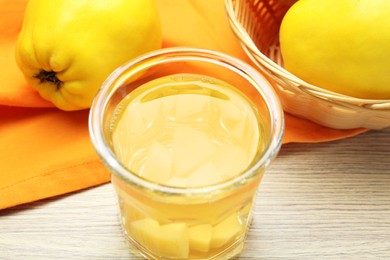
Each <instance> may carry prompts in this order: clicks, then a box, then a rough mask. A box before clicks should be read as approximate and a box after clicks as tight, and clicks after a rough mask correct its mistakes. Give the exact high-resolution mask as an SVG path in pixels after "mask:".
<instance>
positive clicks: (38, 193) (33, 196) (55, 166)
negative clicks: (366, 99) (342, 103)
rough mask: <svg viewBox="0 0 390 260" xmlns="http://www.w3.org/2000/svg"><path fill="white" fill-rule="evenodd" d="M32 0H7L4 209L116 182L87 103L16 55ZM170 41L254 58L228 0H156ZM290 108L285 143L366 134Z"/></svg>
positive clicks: (0, 181) (1, 16)
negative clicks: (61, 92)
mask: <svg viewBox="0 0 390 260" xmlns="http://www.w3.org/2000/svg"><path fill="white" fill-rule="evenodd" d="M26 3H27V0H0V209H2V208H7V207H11V206H15V205H18V204H23V203H27V202H31V201H35V200H39V199H43V198H48V197H52V196H56V195H60V194H65V193H69V192H72V191H76V190H80V189H83V188H87V187H91V186H95V185H99V184H102V183H106V182H108V181H109V179H110V176H109V173H108V172H107V170H106V169H105V168H104V167H103V165H102V164H101V163H100V161H99V159H98V157H97V155H96V153H95V151H94V150H93V147H92V144H91V142H90V139H89V133H88V112H89V111H88V110H84V111H76V112H64V111H60V110H58V109H56V108H53V106H52V105H51V104H50V103H48V102H47V101H45V100H43V99H41V98H40V96H39V95H38V94H37V92H35V91H34V90H33V89H32V88H31V87H30V86H28V85H27V84H26V83H25V81H24V79H23V76H22V74H21V73H20V71H19V69H18V68H17V66H16V64H15V60H14V47H15V41H16V38H17V35H18V32H19V30H20V26H21V22H22V19H23V13H24V8H25V5H26ZM157 3H158V8H159V10H160V15H161V21H162V27H163V36H164V46H163V47H171V46H192V47H203V48H208V49H213V50H218V51H222V52H225V53H228V54H230V55H233V56H236V57H238V58H240V59H242V60H245V61H247V62H250V60H249V58H248V57H247V56H246V54H245V53H244V51H243V50H242V48H241V47H240V45H239V43H238V41H237V40H236V38H235V36H234V35H233V33H232V32H231V30H230V27H229V25H228V22H227V17H226V14H225V9H224V5H223V0H213V1H209V0H157ZM362 131H364V130H362V129H359V130H349V131H341V130H334V129H329V128H325V127H322V126H319V125H317V124H314V123H311V122H309V121H306V120H303V119H298V118H296V117H293V116H291V115H288V114H286V133H285V138H284V143H288V142H324V141H330V140H336V139H341V138H345V137H349V136H352V135H356V134H358V133H361V132H362Z"/></svg>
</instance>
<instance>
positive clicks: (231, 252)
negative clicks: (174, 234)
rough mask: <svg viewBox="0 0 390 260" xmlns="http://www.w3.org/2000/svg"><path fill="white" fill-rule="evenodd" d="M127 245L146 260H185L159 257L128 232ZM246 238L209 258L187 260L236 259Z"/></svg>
mask: <svg viewBox="0 0 390 260" xmlns="http://www.w3.org/2000/svg"><path fill="white" fill-rule="evenodd" d="M124 234H125V237H126V240H127V244H128V246H129V248H130V250H131V251H132V252H133V253H134V254H137V255H139V256H142V257H144V258H145V259H150V260H173V259H175V260H184V259H181V258H166V257H161V256H158V255H155V254H154V253H152V252H150V251H149V250H147V249H146V248H144V247H143V246H142V245H140V244H139V243H137V242H136V241H135V240H133V239H132V238H131V237H129V236H128V235H127V234H126V232H124ZM243 240H244V238H242V239H240V240H237V241H236V242H235V243H233V244H231V245H230V247H228V248H225V249H224V250H223V251H220V252H218V253H216V254H215V255H210V256H208V257H202V256H190V257H189V258H185V259H192V260H227V259H232V258H234V257H237V256H238V255H239V254H240V253H241V252H242V250H243V248H244V243H243Z"/></svg>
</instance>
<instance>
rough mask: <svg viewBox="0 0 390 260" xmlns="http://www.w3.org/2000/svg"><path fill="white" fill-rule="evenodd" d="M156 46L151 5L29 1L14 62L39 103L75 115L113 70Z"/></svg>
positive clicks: (147, 1)
mask: <svg viewBox="0 0 390 260" xmlns="http://www.w3.org/2000/svg"><path fill="white" fill-rule="evenodd" d="M161 43H162V35H161V26H160V20H159V16H158V11H157V6H156V3H155V0H93V1H91V0H56V1H46V0H29V2H28V5H27V7H26V11H25V17H24V21H23V26H22V29H21V32H20V34H19V37H18V40H17V45H16V62H17V64H18V66H19V68H20V69H21V71H22V72H23V74H24V75H25V78H26V79H27V82H28V83H30V85H32V86H33V87H35V88H36V89H37V90H38V92H39V94H40V95H41V96H42V97H43V98H44V99H47V100H49V101H51V102H52V103H53V104H54V105H55V106H57V107H58V108H60V109H63V110H79V109H85V108H89V107H90V105H91V103H92V100H93V98H94V96H95V94H96V93H97V91H98V89H99V87H100V85H101V84H102V83H103V81H104V80H105V79H106V77H108V75H109V74H110V73H111V72H112V71H113V70H115V69H116V68H117V67H119V66H120V65H122V64H123V63H124V62H126V61H127V60H129V59H132V58H134V57H136V56H138V55H141V54H143V53H145V52H148V51H152V50H155V49H158V48H161Z"/></svg>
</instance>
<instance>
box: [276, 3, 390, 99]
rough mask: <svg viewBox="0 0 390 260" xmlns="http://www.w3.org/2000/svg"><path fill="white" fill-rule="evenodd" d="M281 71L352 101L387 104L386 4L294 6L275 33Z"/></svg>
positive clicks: (389, 29) (389, 50) (389, 23)
mask: <svg viewBox="0 0 390 260" xmlns="http://www.w3.org/2000/svg"><path fill="white" fill-rule="evenodd" d="M279 36H280V47H281V53H282V56H283V60H284V67H285V68H286V69H287V70H288V71H290V72H291V73H293V74H295V75H296V76H298V77H299V78H301V79H303V80H305V81H306V82H308V83H310V84H313V85H316V86H318V87H320V88H323V89H327V90H330V91H333V92H336V93H341V94H345V95H349V96H353V97H357V98H370V99H389V98H390V73H389V71H390V44H389V43H390V1H389V0H376V1H368V0H367V1H356V0H299V1H298V2H296V3H295V4H294V5H293V6H292V7H291V8H290V9H289V10H288V12H287V13H286V15H285V16H284V18H283V21H282V24H281V28H280V34H279Z"/></svg>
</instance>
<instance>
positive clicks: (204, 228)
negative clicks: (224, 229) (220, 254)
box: [188, 224, 213, 252]
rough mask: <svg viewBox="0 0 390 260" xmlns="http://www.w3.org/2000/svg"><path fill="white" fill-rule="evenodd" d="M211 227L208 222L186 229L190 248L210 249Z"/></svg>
mask: <svg viewBox="0 0 390 260" xmlns="http://www.w3.org/2000/svg"><path fill="white" fill-rule="evenodd" d="M212 232H213V227H212V226H211V225H210V224H200V225H195V226H192V227H190V228H189V229H188V234H189V241H190V248H191V249H192V250H196V251H200V252H208V251H209V250H210V242H211V235H212Z"/></svg>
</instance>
